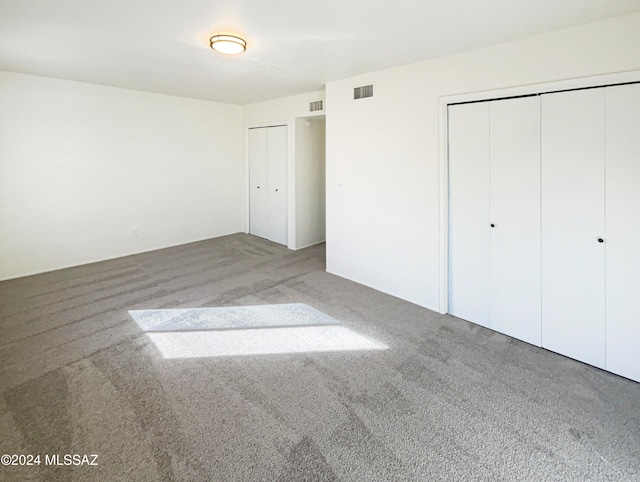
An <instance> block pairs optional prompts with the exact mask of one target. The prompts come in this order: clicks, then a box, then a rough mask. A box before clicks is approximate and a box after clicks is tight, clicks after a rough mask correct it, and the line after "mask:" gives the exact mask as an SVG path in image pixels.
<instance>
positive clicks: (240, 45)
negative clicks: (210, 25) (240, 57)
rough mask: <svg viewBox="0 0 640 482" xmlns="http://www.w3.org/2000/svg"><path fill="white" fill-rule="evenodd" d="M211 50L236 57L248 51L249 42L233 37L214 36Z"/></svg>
mask: <svg viewBox="0 0 640 482" xmlns="http://www.w3.org/2000/svg"><path fill="white" fill-rule="evenodd" d="M211 48H212V49H213V50H215V51H216V52H220V53H223V54H228V55H234V54H239V53H242V52H244V51H245V50H247V42H246V41H245V40H244V39H241V38H240V37H235V36H233V35H214V36H213V37H211Z"/></svg>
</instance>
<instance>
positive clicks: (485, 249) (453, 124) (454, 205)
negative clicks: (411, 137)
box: [449, 102, 491, 327]
mask: <svg viewBox="0 0 640 482" xmlns="http://www.w3.org/2000/svg"><path fill="white" fill-rule="evenodd" d="M489 189H490V182H489V103H488V102H478V103H475V104H461V105H452V106H449V313H451V314H452V315H454V316H457V317H459V318H463V319H465V320H468V321H472V322H474V323H478V324H480V325H484V326H487V327H488V326H489V325H490V291H489V290H490V259H489V255H490V249H491V248H490V228H489V224H490V221H489V199H490V196H489Z"/></svg>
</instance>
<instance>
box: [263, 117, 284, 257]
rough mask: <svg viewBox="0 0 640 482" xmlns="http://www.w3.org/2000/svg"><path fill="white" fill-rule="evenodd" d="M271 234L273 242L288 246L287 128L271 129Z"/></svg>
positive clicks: (269, 134) (269, 139)
mask: <svg viewBox="0 0 640 482" xmlns="http://www.w3.org/2000/svg"><path fill="white" fill-rule="evenodd" d="M265 130H266V131H268V156H269V172H268V176H269V196H268V206H269V207H268V209H269V234H268V236H267V237H268V238H269V239H270V240H271V241H274V242H276V243H280V244H285V245H286V244H287V127H286V126H278V127H269V128H268V129H265Z"/></svg>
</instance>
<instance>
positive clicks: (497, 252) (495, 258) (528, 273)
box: [490, 96, 541, 346]
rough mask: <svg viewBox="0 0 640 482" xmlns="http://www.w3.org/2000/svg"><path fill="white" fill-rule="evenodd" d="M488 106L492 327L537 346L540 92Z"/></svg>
mask: <svg viewBox="0 0 640 482" xmlns="http://www.w3.org/2000/svg"><path fill="white" fill-rule="evenodd" d="M490 110H491V113H490V146H491V163H490V164H491V225H492V228H491V328H492V329H494V330H496V331H499V332H501V333H504V334H506V335H509V336H513V337H515V338H518V339H520V340H524V341H526V342H528V343H532V344H534V345H537V346H540V343H541V335H540V328H541V308H540V282H541V279H540V276H541V275H540V97H538V96H535V97H523V98H517V99H508V100H498V101H492V102H491V103H490Z"/></svg>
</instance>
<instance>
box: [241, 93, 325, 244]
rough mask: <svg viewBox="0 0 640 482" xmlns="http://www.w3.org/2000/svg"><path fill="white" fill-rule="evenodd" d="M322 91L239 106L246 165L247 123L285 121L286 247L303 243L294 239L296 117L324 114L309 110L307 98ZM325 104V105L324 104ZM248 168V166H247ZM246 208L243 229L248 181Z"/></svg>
mask: <svg viewBox="0 0 640 482" xmlns="http://www.w3.org/2000/svg"><path fill="white" fill-rule="evenodd" d="M324 97H325V93H324V91H316V92H309V93H306V94H300V95H294V96H291V97H285V98H282V99H275V100H269V101H266V102H258V103H255V104H248V105H245V106H244V107H243V119H244V127H245V129H244V130H245V152H246V153H247V154H245V158H246V159H245V163H246V165H247V166H248V163H249V159H248V157H247V156H248V152H249V149H248V142H249V141H248V139H249V131H248V129H249V128H250V127H262V126H266V125H286V126H287V127H288V134H287V143H288V145H289V149H288V164H289V168H288V183H289V186H288V193H289V203H288V208H289V210H288V224H289V226H288V233H287V234H288V243H287V246H288V247H289V248H290V249H297V247H299V246H304V245H302V244H299V243H297V242H296V232H297V229H296V183H295V180H296V168H295V158H296V118H299V117H310V116H319V115H324V112H317V113H310V112H309V102H311V101H315V100H320V99H322V100H324ZM325 107H326V106H325ZM247 172H248V167H247ZM245 200H246V202H247V208H246V210H245V232H249V208H248V202H249V191H248V184H247V190H246V191H245Z"/></svg>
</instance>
